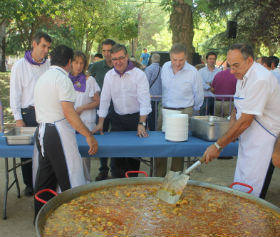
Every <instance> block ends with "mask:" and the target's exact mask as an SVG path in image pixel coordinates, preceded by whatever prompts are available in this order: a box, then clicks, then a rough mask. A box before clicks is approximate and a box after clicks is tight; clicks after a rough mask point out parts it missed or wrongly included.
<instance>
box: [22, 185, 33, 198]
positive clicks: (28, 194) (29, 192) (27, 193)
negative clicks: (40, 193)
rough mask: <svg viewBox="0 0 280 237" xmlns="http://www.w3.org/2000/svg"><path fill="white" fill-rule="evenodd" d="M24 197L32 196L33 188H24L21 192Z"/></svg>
mask: <svg viewBox="0 0 280 237" xmlns="http://www.w3.org/2000/svg"><path fill="white" fill-rule="evenodd" d="M23 193H24V196H27V197H30V196H32V195H33V188H32V187H30V186H26V187H25V189H24V190H23Z"/></svg>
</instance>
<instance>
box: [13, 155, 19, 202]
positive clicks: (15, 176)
mask: <svg viewBox="0 0 280 237" xmlns="http://www.w3.org/2000/svg"><path fill="white" fill-rule="evenodd" d="M17 167H18V166H17V164H16V158H13V173H14V178H15V182H16V186H17V197H18V198H20V187H19V182H18V177H17Z"/></svg>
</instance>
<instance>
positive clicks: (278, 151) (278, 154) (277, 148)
mask: <svg viewBox="0 0 280 237" xmlns="http://www.w3.org/2000/svg"><path fill="white" fill-rule="evenodd" d="M272 162H273V165H274V166H276V167H278V168H280V135H279V137H278V139H277V140H276V142H275V145H274V150H273V153H272Z"/></svg>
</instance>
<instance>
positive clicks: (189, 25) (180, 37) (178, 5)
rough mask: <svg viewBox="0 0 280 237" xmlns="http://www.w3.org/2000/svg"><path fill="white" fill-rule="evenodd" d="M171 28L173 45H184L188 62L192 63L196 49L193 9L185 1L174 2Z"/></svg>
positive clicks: (177, 0)
mask: <svg viewBox="0 0 280 237" xmlns="http://www.w3.org/2000/svg"><path fill="white" fill-rule="evenodd" d="M170 28H171V31H172V43H173V44H175V43H182V44H183V45H185V46H186V48H187V54H188V55H187V60H188V62H189V63H192V59H193V54H194V47H193V45H192V42H193V35H194V33H193V19H192V7H191V6H190V5H189V4H187V3H185V2H184V0H174V5H173V9H172V12H171V15H170Z"/></svg>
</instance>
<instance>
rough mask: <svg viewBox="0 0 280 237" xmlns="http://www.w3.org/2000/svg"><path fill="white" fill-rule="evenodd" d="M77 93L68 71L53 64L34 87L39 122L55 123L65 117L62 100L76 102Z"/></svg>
mask: <svg viewBox="0 0 280 237" xmlns="http://www.w3.org/2000/svg"><path fill="white" fill-rule="evenodd" d="M75 99H76V93H75V89H74V86H73V83H72V81H71V80H70V79H69V77H68V73H67V72H66V71H65V70H64V69H62V68H61V67H58V66H51V67H50V68H49V70H47V71H46V72H45V73H44V74H43V75H42V76H41V77H40V78H39V80H38V82H37V83H36V85H35V88H34V105H35V112H36V120H37V122H38V123H54V122H57V121H59V120H62V119H64V118H65V117H64V113H63V109H62V105H61V102H63V101H67V102H73V103H74V102H75Z"/></svg>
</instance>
